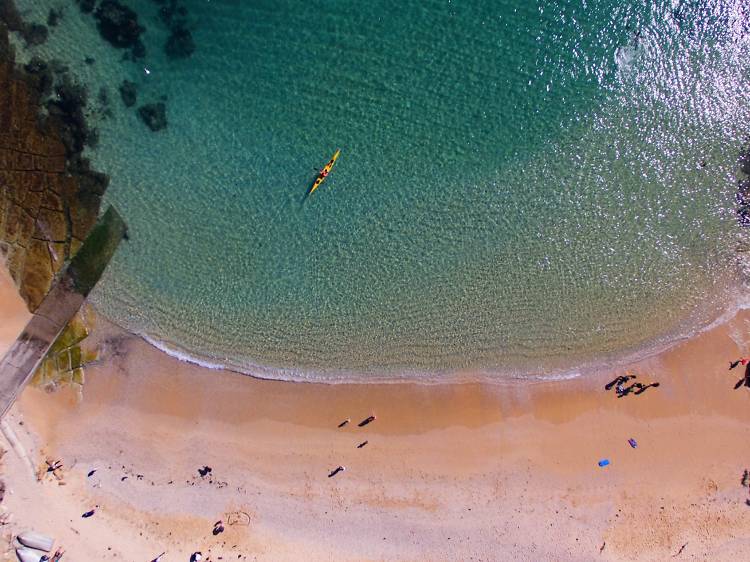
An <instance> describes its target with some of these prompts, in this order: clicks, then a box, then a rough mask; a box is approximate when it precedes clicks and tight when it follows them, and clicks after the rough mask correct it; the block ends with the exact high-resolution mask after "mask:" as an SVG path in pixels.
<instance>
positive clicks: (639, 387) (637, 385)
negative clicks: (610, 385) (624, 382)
mask: <svg viewBox="0 0 750 562" xmlns="http://www.w3.org/2000/svg"><path fill="white" fill-rule="evenodd" d="M659 385H660V383H658V382H652V383H650V384H643V383H642V382H634V383H633V384H631V385H630V386H627V387H625V388H623V387H622V386H621V385H618V387H617V397H618V398H622V397H623V396H627V395H628V394H630V393H631V392H632V393H633V394H635V395H636V396H637V395H638V394H643V393H644V392H646V390H648V389H649V388H651V387H654V388H657V387H658V386H659Z"/></svg>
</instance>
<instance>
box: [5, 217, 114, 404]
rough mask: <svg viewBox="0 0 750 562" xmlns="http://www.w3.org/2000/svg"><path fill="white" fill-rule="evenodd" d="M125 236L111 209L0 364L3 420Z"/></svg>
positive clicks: (93, 229) (57, 280)
mask: <svg viewBox="0 0 750 562" xmlns="http://www.w3.org/2000/svg"><path fill="white" fill-rule="evenodd" d="M125 233H126V226H125V222H124V221H123V220H122V218H121V217H120V215H119V214H118V213H117V211H115V209H114V208H112V207H110V208H109V209H107V212H106V213H104V215H103V216H102V218H101V219H100V220H99V222H97V223H96V225H95V226H94V227H93V228H92V229H91V232H90V233H89V235H88V237H87V238H86V240H85V241H84V243H83V246H82V247H81V249H80V250H79V251H78V253H77V254H76V255H75V256H74V257H73V259H72V260H71V261H70V264H68V266H67V267H66V268H65V269H64V270H63V271H62V272H61V274H60V275H59V276H58V277H57V279H56V280H55V282H54V283H53V285H52V288H51V289H50V291H49V292H48V293H47V295H46V296H45V297H44V299H43V300H42V303H41V304H40V305H39V308H38V309H37V310H36V312H35V313H34V315H33V316H32V318H31V320H30V321H29V323H28V324H27V325H26V328H25V329H24V331H23V332H22V333H21V335H20V336H19V337H18V339H17V340H16V342H15V343H14V344H13V346H11V348H10V349H9V350H8V352H7V353H6V354H5V356H4V357H3V359H2V361H0V418H2V417H3V416H4V415H5V413H6V412H7V411H8V409H9V408H10V407H11V406H12V405H13V402H14V401H15V400H16V397H17V396H18V395H19V394H20V392H21V391H22V390H23V388H24V386H25V385H26V383H27V382H28V381H29V379H30V378H31V376H32V375H33V374H34V371H35V370H36V368H37V366H38V365H39V363H40V362H41V361H42V359H44V356H45V355H46V354H47V351H48V350H49V348H50V346H51V345H52V344H53V343H54V342H55V340H56V339H57V337H58V336H59V335H60V332H62V330H63V329H64V328H65V326H67V324H68V322H70V320H71V318H73V316H75V314H76V312H78V309H79V308H80V307H81V305H82V304H83V301H84V300H85V299H86V297H87V296H88V294H89V293H90V292H91V289H93V288H94V285H96V283H97V281H99V278H100V277H101V275H102V273H103V272H104V269H105V268H106V266H107V264H108V263H109V260H110V259H111V258H112V256H113V255H114V252H115V250H116V249H117V246H118V244H119V243H120V240H122V238H123V237H124V236H125Z"/></svg>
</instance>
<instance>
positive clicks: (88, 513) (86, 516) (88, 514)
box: [81, 509, 96, 519]
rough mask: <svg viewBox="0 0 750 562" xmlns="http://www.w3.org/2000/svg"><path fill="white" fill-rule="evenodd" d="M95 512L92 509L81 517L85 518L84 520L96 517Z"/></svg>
mask: <svg viewBox="0 0 750 562" xmlns="http://www.w3.org/2000/svg"><path fill="white" fill-rule="evenodd" d="M95 512H96V510H95V509H92V510H91V511H87V512H86V513H84V514H83V515H81V517H83V518H84V519H88V518H89V517H91V516H92V515H94V513H95Z"/></svg>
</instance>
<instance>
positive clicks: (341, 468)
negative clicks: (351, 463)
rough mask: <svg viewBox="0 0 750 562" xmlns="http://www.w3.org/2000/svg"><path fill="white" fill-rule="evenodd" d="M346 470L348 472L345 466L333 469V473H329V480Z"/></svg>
mask: <svg viewBox="0 0 750 562" xmlns="http://www.w3.org/2000/svg"><path fill="white" fill-rule="evenodd" d="M344 470H346V467H345V466H337V467H336V468H334V469H333V470H332V471H331V472H329V473H328V478H333V477H334V476H336V475H337V474H338V473H339V472H343V471H344Z"/></svg>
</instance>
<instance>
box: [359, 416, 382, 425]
mask: <svg viewBox="0 0 750 562" xmlns="http://www.w3.org/2000/svg"><path fill="white" fill-rule="evenodd" d="M376 419H378V418H377V416H369V417H367V418H365V419H363V420H362V421H361V422H359V424H357V425H358V427H364V426H366V425H367V424H368V423H372V422H374V421H375V420H376Z"/></svg>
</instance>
